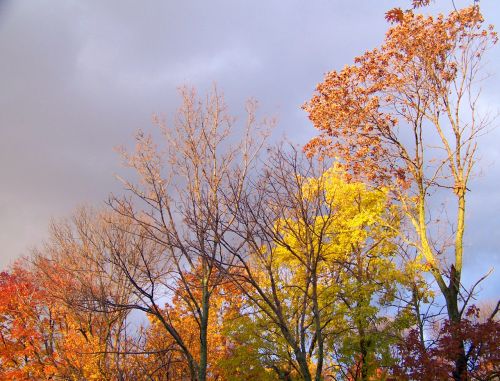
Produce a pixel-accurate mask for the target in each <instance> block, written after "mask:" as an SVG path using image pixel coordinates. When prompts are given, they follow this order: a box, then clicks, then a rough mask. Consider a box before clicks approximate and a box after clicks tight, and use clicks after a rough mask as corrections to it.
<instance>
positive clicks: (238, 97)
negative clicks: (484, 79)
mask: <svg viewBox="0 0 500 381" xmlns="http://www.w3.org/2000/svg"><path fill="white" fill-rule="evenodd" d="M396 3H401V2H395V1H376V2H368V1H364V2H362V1H359V2H352V1H350V2H348V1H331V0H319V1H314V2H313V1H309V2H305V1H298V0H293V1H286V2H284V1H278V0H270V1H262V2H255V1H244V0H242V1H233V0H214V1H194V0H193V1H164V0H157V1H148V2H138V1H136V0H119V1H118V0H114V1H98V0H86V1H76V0H67V1H64V2H55V1H49V0H16V1H1V0H0V162H1V164H0V165H1V167H0V168H1V172H0V173H1V185H2V186H1V188H0V242H1V243H2V254H1V261H0V265H1V266H2V267H3V266H5V265H6V264H7V263H8V262H9V261H11V260H12V259H13V258H15V257H17V256H19V255H20V254H23V253H27V250H28V248H29V246H31V245H34V244H37V243H38V242H40V240H41V239H42V238H43V237H45V234H46V233H45V232H46V228H47V225H48V222H49V220H50V218H51V217H60V216H65V215H68V214H70V213H71V211H72V210H73V209H74V208H75V206H77V205H78V204H81V203H84V202H88V203H91V204H100V203H102V200H104V199H105V198H106V196H107V194H108V192H110V191H119V189H120V185H119V183H118V182H117V181H116V180H114V178H113V173H116V172H119V171H121V169H120V166H119V164H120V160H119V158H118V157H117V155H116V154H115V153H114V151H113V147H114V146H116V145H120V144H127V143H129V142H130V141H131V136H132V135H133V132H134V131H135V130H137V129H138V128H145V129H147V128H148V127H149V126H150V119H151V114H152V113H155V112H160V113H166V114H169V113H172V112H173V110H174V109H175V107H176V106H177V105H178V100H177V97H176V88H177V87H178V86H180V85H183V84H190V85H194V86H196V87H198V88H199V89H200V91H204V90H206V89H207V88H209V87H210V86H211V85H212V83H214V82H217V84H218V86H219V88H220V89H222V91H223V92H224V93H225V95H226V98H227V101H228V103H229V105H230V107H231V109H232V110H235V112H237V111H238V110H241V109H242V105H243V102H244V101H245V99H247V98H248V97H255V98H257V99H259V101H260V104H261V106H262V111H263V113H267V114H272V115H276V116H278V118H279V120H280V126H279V128H278V134H282V133H286V134H287V135H288V136H289V137H290V138H292V139H294V140H296V141H299V142H305V141H307V138H308V137H310V136H312V135H313V134H314V130H313V128H312V127H311V126H310V125H309V123H308V122H307V118H306V116H305V114H304V113H303V112H302V111H301V110H300V105H301V104H302V103H303V102H304V101H306V100H307V99H308V98H309V97H310V96H311V94H312V92H313V90H314V87H315V84H316V83H318V82H319V81H321V80H322V78H323V75H324V73H325V72H327V71H329V70H331V69H334V68H337V69H338V68H341V67H342V66H343V65H344V64H348V63H350V62H352V59H353V57H354V56H356V55H358V54H360V53H362V52H363V51H364V50H366V49H369V48H371V47H374V46H377V45H378V44H379V43H380V42H381V41H382V39H383V35H384V31H385V30H386V28H387V24H386V23H385V21H384V13H385V11H386V10H387V9H389V8H390V7H392V6H394V5H395V4H396ZM443 3H444V2H443ZM459 5H460V4H459ZM483 11H484V14H485V15H486V16H487V17H489V18H490V19H491V22H492V23H496V24H499V23H498V19H499V18H500V12H499V11H500V6H498V5H495V4H493V2H489V3H487V2H485V3H484V5H483ZM499 57H500V54H499V52H498V49H496V50H495V51H494V52H493V54H492V55H490V61H491V64H490V66H489V68H490V69H491V71H492V72H497V73H498V71H499V70H498V68H497V67H495V64H496V63H497V62H498V61H499V60H498V58H499ZM498 84H499V80H498V75H497V77H493V79H492V80H491V81H489V82H488V83H487V86H486V88H485V93H484V98H483V99H484V107H485V108H486V107H492V108H493V109H496V108H497V107H498V104H499V95H498V92H497V89H498V88H499V86H498ZM499 141H500V134H499V132H498V130H497V131H495V132H493V133H492V134H491V135H490V136H489V138H488V139H486V140H485V141H484V142H483V145H482V151H481V152H482V156H483V160H482V162H481V164H480V165H481V166H482V167H483V169H484V171H483V172H484V175H483V177H481V178H479V179H478V180H477V181H476V182H475V185H476V187H475V188H474V190H473V192H472V193H471V201H470V205H471V208H470V209H471V212H470V220H469V235H468V237H467V240H468V241H467V242H468V245H469V247H470V248H471V250H472V251H474V252H475V253H477V257H479V256H480V257H481V258H485V259H488V260H487V261H486V260H485V261H477V260H475V259H474V258H476V255H474V256H473V259H470V261H471V262H474V266H475V269H476V271H475V272H478V271H483V267H487V266H486V265H487V264H490V263H491V264H492V263H497V264H498V263H499V262H500V258H499V254H498V253H497V252H496V248H498V247H499V244H500V242H498V238H495V234H494V232H495V231H496V230H498V229H499V228H500V222H499V221H498V218H496V216H498V212H500V210H499V208H500V207H499V203H498V200H499V199H500V193H499V191H498V178H500V176H499V175H500V168H499V167H500V165H499V164H498V150H497V144H498V142H499Z"/></svg>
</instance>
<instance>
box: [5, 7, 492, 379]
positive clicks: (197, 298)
mask: <svg viewBox="0 0 500 381" xmlns="http://www.w3.org/2000/svg"><path fill="white" fill-rule="evenodd" d="M418 3H425V2H415V5H418ZM398 15H399V16H398V19H397V23H396V24H395V25H394V26H393V27H392V28H391V29H390V30H389V31H388V33H387V35H386V39H385V42H384V43H383V45H382V46H381V47H380V48H378V49H374V50H372V51H369V52H367V53H365V54H364V55H362V56H360V57H358V58H356V59H355V62H354V63H353V64H352V65H350V66H346V67H345V68H344V69H342V70H340V71H332V72H330V73H329V74H327V76H326V77H325V80H324V82H322V83H321V84H319V85H318V87H317V91H316V92H315V94H314V95H313V97H312V99H311V100H310V101H309V102H308V103H307V104H306V105H305V106H304V109H305V110H306V111H307V112H308V113H309V116H310V119H311V121H312V123H313V125H314V126H315V127H316V128H317V129H318V130H319V131H320V135H319V136H318V137H317V138H315V139H313V140H312V141H311V142H310V143H309V144H307V145H306V147H305V151H306V154H305V153H303V152H302V151H301V150H297V149H295V148H293V147H289V146H284V145H282V146H277V147H269V148H268V149H263V147H267V146H266V144H267V137H268V126H267V125H266V123H265V121H263V122H259V121H258V118H257V117H256V110H255V104H254V103H249V104H248V107H247V109H246V111H247V117H246V119H245V122H244V123H243V124H237V123H236V121H235V118H233V117H232V116H231V115H230V114H229V112H228V110H227V107H226V105H225V103H224V99H223V97H222V96H221V95H220V93H218V92H217V90H216V89H214V90H213V91H212V92H211V93H210V94H208V95H207V96H206V97H199V96H198V95H197V94H196V93H195V92H194V91H193V90H191V89H186V88H184V89H181V92H180V95H181V98H182V105H181V108H180V109H179V111H178V113H177V115H176V117H175V119H174V120H173V122H172V123H171V124H170V123H166V122H164V121H161V120H157V121H156V122H157V124H158V125H159V130H160V132H161V134H162V135H161V139H157V140H155V139H153V137H152V136H149V135H146V134H143V133H140V134H138V135H137V137H136V148H135V151H134V152H131V153H129V152H125V151H124V152H123V153H122V154H123V157H124V161H125V164H126V166H128V167H129V168H131V169H132V170H133V171H134V173H135V174H134V176H133V177H131V178H132V179H133V180H127V179H125V180H123V184H124V188H125V191H126V192H125V195H124V196H114V195H112V196H110V198H109V200H108V203H107V207H106V208H105V209H104V210H100V211H91V210H89V209H83V210H80V211H79V212H77V213H75V215H74V217H73V219H72V220H69V221H67V222H62V223H58V224H54V226H53V227H52V236H51V240H50V241H49V242H48V243H47V244H46V245H45V246H44V247H43V248H42V249H40V250H39V251H38V252H36V253H35V255H34V256H33V258H32V259H31V260H30V262H31V264H25V265H23V266H17V267H15V268H13V269H12V270H11V271H10V272H9V273H4V274H2V276H1V278H0V287H1V291H2V293H1V294H0V295H1V297H0V324H1V326H0V329H1V339H2V341H1V343H0V346H1V351H0V375H1V376H2V377H3V378H11V379H47V378H54V379H75V380H77V379H99V380H101V379H102V380H142V379H144V380H197V381H204V380H256V379H258V380H313V379H314V380H318V381H319V380H326V379H333V380H365V381H367V380H389V379H402V380H410V379H411V380H428V379H436V377H438V378H437V379H446V378H453V379H455V380H468V379H488V377H490V378H491V377H494V376H495V372H498V361H499V358H498V355H495V353H493V352H494V350H493V347H494V343H495V340H497V337H498V334H497V332H498V328H499V327H498V322H497V321H496V320H495V314H496V313H497V310H498V305H497V306H496V307H493V308H492V311H491V312H490V313H489V314H488V315H483V316H481V314H480V312H479V311H478V310H477V309H476V308H475V307H470V306H468V303H469V302H470V299H471V296H472V295H473V292H474V290H467V289H465V288H464V285H463V284H462V278H461V276H462V271H463V256H464V255H466V254H465V253H464V248H463V236H464V231H465V207H466V203H465V201H466V197H467V189H468V184H469V181H470V176H471V173H472V169H473V166H474V164H475V155H476V149H477V136H478V134H479V133H480V132H481V131H482V130H483V129H484V126H485V124H484V123H485V121H484V120H483V119H481V118H480V117H479V116H478V114H477V99H478V98H477V93H476V92H475V91H476V87H475V85H476V83H477V79H478V78H479V77H480V74H481V72H480V61H481V58H482V57H483V54H484V53H485V52H486V51H487V49H488V48H489V47H490V46H491V44H493V43H494V42H496V35H495V33H494V32H493V30H492V29H491V28H488V27H484V26H483V19H482V16H481V15H480V13H479V9H478V7H476V6H474V7H471V8H466V9H464V10H460V11H456V12H452V13H451V14H450V15H449V16H446V17H445V16H438V17H436V18H431V17H424V16H420V15H416V14H414V13H413V12H401V13H400V14H399V13H398ZM318 156H320V157H321V160H319V159H318ZM443 193H448V194H449V195H450V197H452V198H453V203H452V204H450V205H448V206H447V209H446V210H445V212H446V213H447V214H448V215H449V216H450V218H454V221H453V222H452V223H450V224H446V225H443V224H442V222H441V220H439V218H436V212H435V210H434V209H433V205H434V204H433V201H432V197H433V195H436V194H438V195H441V194H443ZM429 273H430V275H431V276H432V277H433V279H434V281H435V284H436V285H437V286H435V285H434V284H433V283H432V282H431V281H430V278H429V276H428V274H429ZM436 291H437V293H439V294H440V295H441V298H442V299H439V297H437V298H436ZM442 309H444V310H445V311H446V313H445V314H441V310H442ZM485 332H490V333H491V334H490V335H486V334H485ZM415 359H418V361H416V360H415ZM433 369H434V371H433ZM433 372H434V373H433ZM433 377H434V378H433Z"/></svg>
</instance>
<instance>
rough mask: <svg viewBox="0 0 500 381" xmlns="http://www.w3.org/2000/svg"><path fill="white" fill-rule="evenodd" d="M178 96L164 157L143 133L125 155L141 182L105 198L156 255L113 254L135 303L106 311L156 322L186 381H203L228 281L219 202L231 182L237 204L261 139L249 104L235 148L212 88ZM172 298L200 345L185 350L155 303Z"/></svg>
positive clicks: (225, 223) (227, 217)
mask: <svg viewBox="0 0 500 381" xmlns="http://www.w3.org/2000/svg"><path fill="white" fill-rule="evenodd" d="M180 93H181V96H182V106H181V108H180V109H179V112H178V114H177V117H176V119H175V121H174V126H173V128H171V129H170V128H168V127H167V126H166V124H165V122H163V121H161V120H157V122H158V124H159V125H160V127H161V131H162V133H163V136H164V138H165V141H166V143H167V147H166V148H167V150H166V153H164V152H163V153H162V152H160V151H159V150H158V149H157V147H156V145H155V144H154V142H153V140H152V138H151V136H146V135H144V134H143V133H139V134H138V135H137V147H136V151H135V153H133V154H127V153H126V152H125V151H123V156H124V158H125V161H126V165H127V166H129V167H131V168H133V169H134V170H135V171H136V173H137V175H138V177H139V178H140V183H139V184H134V183H132V182H129V181H124V184H125V187H126V189H127V191H129V193H130V195H131V198H119V197H111V199H110V202H109V204H110V205H111V207H112V208H113V210H114V211H115V212H116V213H117V214H118V215H120V216H121V217H123V218H124V219H125V220H127V221H129V223H130V228H127V229H133V232H132V233H133V234H139V235H140V236H141V237H143V238H144V240H145V241H146V242H150V245H154V250H153V251H152V252H151V253H148V254H147V255H144V254H142V253H141V254H139V255H135V256H134V259H130V260H129V259H128V257H127V256H123V252H122V253H120V252H118V253H117V255H116V258H118V261H117V263H119V266H121V268H122V271H123V272H124V273H125V274H127V277H128V279H129V282H130V283H131V284H133V285H134V287H135V292H136V293H137V294H138V296H139V302H138V303H136V304H135V306H126V305H119V304H116V303H110V305H115V307H117V308H129V307H132V308H137V309H140V310H142V311H144V312H146V313H147V314H149V315H153V316H154V317H155V318H157V319H158V320H159V322H160V323H161V325H162V327H163V328H164V329H165V331H166V332H167V333H168V335H169V336H170V337H172V338H173V339H174V340H175V342H176V344H177V346H178V347H179V348H180V351H181V352H182V354H183V356H185V358H186V360H187V363H188V366H189V370H190V377H191V379H192V380H197V381H204V380H206V378H207V367H208V350H209V348H208V341H207V340H208V329H209V327H208V324H209V321H210V314H211V298H212V296H213V295H214V294H215V293H217V290H218V288H219V287H220V286H221V284H223V283H224V282H226V280H227V279H226V278H227V275H226V274H227V271H225V270H224V269H221V268H220V264H221V263H226V264H227V266H229V265H230V263H231V258H230V256H228V254H229V253H228V252H227V250H226V249H225V247H224V246H223V245H221V242H222V240H223V239H224V237H225V236H226V235H227V232H228V229H229V227H231V226H232V224H233V220H234V217H233V215H232V214H231V213H229V209H228V206H227V205H226V204H225V203H224V202H223V201H224V198H223V195H227V194H228V190H229V188H228V187H229V184H230V181H231V185H234V184H236V186H235V188H232V189H231V192H232V199H231V201H230V202H231V203H233V204H238V202H239V200H238V199H239V197H240V193H241V192H242V189H243V188H244V187H245V183H246V181H247V176H248V171H249V168H250V166H251V165H252V162H253V160H254V158H255V155H256V154H257V152H258V151H259V149H260V147H261V146H262V144H263V141H264V140H265V138H266V133H264V134H262V135H260V134H258V133H257V131H258V129H259V125H258V123H257V122H256V119H255V107H256V104H255V102H249V103H248V106H247V110H246V111H247V121H246V124H244V126H243V128H242V131H241V133H240V137H239V142H237V143H236V144H234V141H235V140H238V137H237V136H236V132H235V131H234V128H235V123H234V122H235V121H234V118H233V117H231V116H230V115H229V114H228V112H227V109H226V105H225V104H224V101H223V98H222V96H221V95H220V94H218V93H217V90H216V89H214V90H213V92H212V93H210V94H209V95H208V96H207V97H206V99H205V100H204V101H202V100H200V99H199V98H198V97H197V95H196V93H195V92H194V90H189V89H186V88H183V89H181V91H180ZM117 229H118V230H124V229H123V228H122V227H120V226H118V227H117ZM125 230H126V229H125ZM134 232H135V233H134ZM124 250H125V251H126V250H127V249H126V248H125V249H124ZM120 258H123V259H120ZM175 293H177V294H180V295H183V301H184V303H186V306H187V308H189V309H190V311H191V313H192V315H191V317H192V318H193V319H194V321H195V322H196V326H195V327H196V328H197V330H198V331H197V334H198V340H199V346H192V345H189V343H188V342H187V341H186V340H187V339H186V337H183V336H182V329H181V326H180V324H182V323H176V322H175V320H174V319H173V318H172V317H171V316H170V311H169V310H168V309H166V310H163V309H162V308H161V306H160V304H159V303H160V300H162V299H163V300H165V299H167V300H168V299H171V298H172V297H173V296H174V294H175Z"/></svg>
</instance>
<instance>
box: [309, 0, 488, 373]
mask: <svg viewBox="0 0 500 381" xmlns="http://www.w3.org/2000/svg"><path fill="white" fill-rule="evenodd" d="M416 5H418V4H416ZM395 21H397V23H396V25H395V26H394V27H392V28H390V29H389V31H388V32H387V35H386V39H385V42H384V43H383V45H382V46H381V47H380V48H378V49H374V50H371V51H368V52H366V53H365V54H364V55H362V56H360V57H357V58H356V59H355V63H354V64H353V65H349V66H346V67H345V68H344V69H342V70H340V71H332V72H330V73H328V74H327V75H326V77H325V80H324V82H323V83H321V84H319V85H318V87H317V89H316V93H315V94H314V96H313V98H312V99H311V100H310V101H309V102H308V103H307V104H306V105H305V106H304V108H305V110H306V111H307V112H308V113H309V117H310V119H311V121H312V122H313V124H314V126H315V127H316V128H317V129H319V130H320V131H321V134H320V136H318V137H316V138H314V139H313V140H312V141H310V142H309V143H308V145H307V146H306V150H307V151H308V152H309V153H310V154H314V153H318V152H319V153H321V154H324V155H328V156H331V157H334V158H335V159H337V160H338V161H339V162H340V163H341V164H343V165H344V166H345V167H346V169H348V170H349V171H350V173H351V175H352V176H354V177H362V178H364V179H365V180H367V181H370V182H372V183H373V184H375V185H377V184H386V185H390V186H391V188H392V191H393V195H394V197H395V198H396V199H397V200H398V201H399V203H400V204H401V206H402V209H403V210H404V212H405V214H406V216H407V219H408V221H409V224H410V226H412V229H410V230H409V235H408V237H407V239H408V240H409V241H410V242H411V244H412V245H413V246H414V247H415V248H416V249H417V252H418V257H417V260H420V259H421V260H423V261H424V262H425V266H426V267H427V269H428V270H429V271H430V273H431V274H432V275H433V277H434V279H435V281H436V283H437V285H438V286H439V289H440V291H441V294H442V296H443V297H444V299H445V303H446V308H447V314H448V319H449V320H450V322H451V323H453V324H459V323H460V321H461V318H462V315H463V314H464V311H465V308H466V304H467V301H468V300H469V298H468V297H465V298H463V299H462V302H463V303H461V294H462V293H461V287H462V270H463V268H462V264H463V252H464V250H463V237H464V232H465V210H466V196H467V191H468V190H469V188H468V186H469V183H470V179H471V174H472V170H473V167H474V165H475V163H476V151H477V138H478V136H479V135H480V134H481V133H482V132H484V129H485V127H486V126H487V124H488V123H487V120H485V119H484V118H482V117H481V116H480V115H479V114H478V111H477V105H478V95H479V91H478V90H477V86H476V85H477V83H478V81H479V80H480V79H481V71H480V69H481V59H482V58H483V55H484V53H485V51H486V50H487V49H488V48H489V47H490V46H491V45H492V44H494V43H495V42H496V41H497V36H496V34H495V32H494V31H493V28H492V27H491V26H489V27H488V26H484V20H483V17H482V15H481V13H480V10H479V7H478V6H477V5H475V6H472V7H469V8H466V9H463V10H459V11H454V12H452V13H451V14H450V15H448V16H446V17H445V16H443V15H439V16H437V17H424V16H422V15H417V14H414V13H413V12H412V11H408V12H404V13H401V14H400V15H399V16H398V18H397V20H395ZM432 195H436V196H437V197H448V198H450V199H452V200H454V204H453V205H452V206H448V208H447V210H446V212H447V216H452V217H451V218H454V222H453V223H449V224H448V223H446V224H445V223H443V222H442V221H445V220H447V218H446V216H445V218H442V216H437V217H436V213H431V209H430V208H431V207H432V201H433V197H432ZM471 293H472V290H469V295H470V294H471ZM455 343H456V345H458V349H457V350H456V351H455V353H456V356H455V361H454V370H453V378H454V379H456V380H461V379H463V378H464V377H465V378H466V377H467V369H466V353H465V348H464V342H463V340H455Z"/></svg>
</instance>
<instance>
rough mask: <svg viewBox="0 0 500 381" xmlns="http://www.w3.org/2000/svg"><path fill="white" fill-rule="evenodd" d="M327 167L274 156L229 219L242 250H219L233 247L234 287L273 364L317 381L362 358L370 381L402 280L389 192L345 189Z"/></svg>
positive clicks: (286, 154)
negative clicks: (387, 311) (389, 306)
mask: <svg viewBox="0 0 500 381" xmlns="http://www.w3.org/2000/svg"><path fill="white" fill-rule="evenodd" d="M329 167H330V165H329V163H328V162H327V161H323V162H319V163H318V162H315V161H314V160H307V159H305V158H304V157H302V156H301V154H300V153H299V152H297V151H296V150H294V149H291V150H290V151H286V150H284V149H282V148H279V149H277V150H276V151H274V152H273V153H272V154H271V155H270V157H269V159H268V160H267V161H266V163H265V165H264V168H263V172H264V174H263V175H262V176H261V177H260V178H259V179H258V180H256V182H255V185H254V186H252V187H250V188H249V193H247V194H245V197H244V198H242V200H241V202H240V204H239V205H238V206H237V209H235V210H234V213H235V215H236V216H237V220H238V229H237V230H235V231H234V235H236V236H238V237H240V241H235V240H233V242H225V244H226V245H227V246H228V247H229V246H230V245H231V244H233V245H234V244H235V242H239V244H238V245H236V246H235V249H234V250H233V253H234V256H235V258H236V259H235V261H234V263H233V266H234V267H236V268H237V270H238V271H235V272H234V275H233V279H234V280H235V282H237V283H238V284H239V285H240V287H241V288H242V290H243V292H245V294H246V295H247V297H248V304H249V311H250V313H251V316H253V317H254V319H255V320H254V323H255V324H258V323H260V324H259V326H263V327H266V328H262V331H261V333H260V337H263V338H264V339H266V338H267V339H268V340H269V341H273V344H274V346H273V347H268V348H270V349H271V353H274V356H275V358H277V360H280V361H276V363H279V362H281V363H285V364H286V363H290V364H292V365H293V368H295V371H296V372H297V373H298V375H299V376H300V379H304V380H312V379H316V380H321V379H323V378H324V377H325V375H326V374H335V376H337V373H339V372H340V370H335V369H338V366H339V363H340V364H342V362H344V363H345V362H347V361H345V360H346V359H347V358H349V359H348V361H349V360H350V359H351V358H352V357H356V356H357V355H360V356H361V362H360V364H361V365H362V368H363V371H362V373H363V378H362V379H363V380H367V379H368V377H369V376H370V374H371V372H372V368H373V365H374V361H372V360H374V354H375V353H381V352H378V351H383V348H384V345H381V342H382V341H383V340H380V341H378V342H377V340H376V339H375V337H378V338H379V339H380V338H381V337H382V336H383V333H382V332H378V331H383V330H384V329H381V327H382V325H381V324H380V323H381V321H382V320H383V319H380V318H381V317H380V316H379V315H378V312H379V309H380V308H381V307H382V306H383V305H384V304H386V303H389V302H390V301H392V300H393V296H392V295H393V294H394V291H395V288H396V287H397V285H398V284H399V282H400V280H401V276H400V273H399V272H398V271H397V269H396V268H395V266H394V265H393V263H392V257H393V255H394V254H395V245H394V243H393V242H392V239H393V238H394V237H395V235H396V234H397V231H398V229H397V226H398V217H397V213H395V211H394V209H392V208H390V207H388V204H387V192H386V191H384V190H369V189H367V188H366V186H365V185H364V184H362V183H359V182H354V183H348V182H346V181H345V179H343V177H344V176H343V172H342V171H341V170H340V169H338V168H329ZM233 238H234V237H233ZM242 249H244V250H242ZM389 325H390V324H387V327H386V328H387V330H389V328H388V327H389ZM342 332H345V334H342ZM344 338H345V344H346V345H341V344H340V345H339V344H338V343H339V342H341V341H342V340H343V339H344ZM280 342H282V343H283V344H284V345H279V343H280ZM348 346H350V348H349V349H348V348H347V347H348ZM335 347H337V348H339V347H342V350H344V354H347V353H349V355H348V356H341V355H337V354H336V353H335V351H334V350H333V348H335ZM282 348H284V349H282ZM261 352H264V351H261ZM280 355H281V356H283V355H284V356H286V357H285V358H283V357H281V358H280ZM347 367H348V366H346V368H347ZM375 368H376V367H375ZM375 368H373V369H375Z"/></svg>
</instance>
